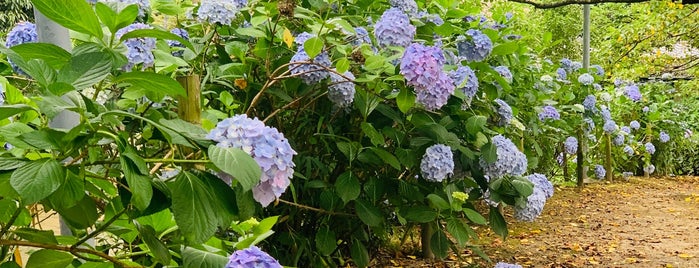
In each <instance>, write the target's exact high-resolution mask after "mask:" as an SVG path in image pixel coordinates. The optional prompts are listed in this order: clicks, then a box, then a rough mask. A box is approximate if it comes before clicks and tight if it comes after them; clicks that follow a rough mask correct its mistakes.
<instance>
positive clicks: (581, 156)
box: [576, 129, 587, 188]
mask: <svg viewBox="0 0 699 268" xmlns="http://www.w3.org/2000/svg"><path fill="white" fill-rule="evenodd" d="M577 134H578V135H577V136H578V153H577V159H578V161H577V162H578V163H577V164H578V165H577V168H576V171H577V173H578V187H579V188H582V187H583V186H585V179H586V178H587V174H585V173H586V172H585V152H584V151H585V146H586V144H585V137H584V136H583V130H582V129H578V133H577Z"/></svg>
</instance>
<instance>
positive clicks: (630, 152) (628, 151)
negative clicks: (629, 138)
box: [624, 145, 634, 156]
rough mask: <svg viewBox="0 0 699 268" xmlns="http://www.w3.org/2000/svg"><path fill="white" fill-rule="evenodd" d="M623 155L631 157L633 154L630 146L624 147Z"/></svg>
mask: <svg viewBox="0 0 699 268" xmlns="http://www.w3.org/2000/svg"><path fill="white" fill-rule="evenodd" d="M624 153H626V154H627V155H629V156H633V154H634V151H633V148H631V146H629V145H626V146H624Z"/></svg>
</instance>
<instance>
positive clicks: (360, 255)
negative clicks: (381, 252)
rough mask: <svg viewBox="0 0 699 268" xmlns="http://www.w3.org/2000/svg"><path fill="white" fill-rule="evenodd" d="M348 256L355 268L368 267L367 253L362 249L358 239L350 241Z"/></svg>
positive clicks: (364, 248) (362, 245) (362, 246)
mask: <svg viewBox="0 0 699 268" xmlns="http://www.w3.org/2000/svg"><path fill="white" fill-rule="evenodd" d="M350 256H352V261H354V264H355V265H357V267H367V266H369V252H368V251H367V250H366V247H364V244H362V242H361V241H359V239H356V238H354V239H352V245H351V246H350Z"/></svg>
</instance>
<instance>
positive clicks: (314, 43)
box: [303, 37, 323, 59]
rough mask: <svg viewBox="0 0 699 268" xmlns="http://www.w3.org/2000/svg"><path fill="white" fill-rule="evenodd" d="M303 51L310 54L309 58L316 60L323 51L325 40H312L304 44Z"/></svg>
mask: <svg viewBox="0 0 699 268" xmlns="http://www.w3.org/2000/svg"><path fill="white" fill-rule="evenodd" d="M303 49H304V50H305V51H306V54H308V57H309V58H311V59H314V58H315V57H316V56H318V54H320V52H321V51H323V40H320V38H318V37H313V38H310V39H308V40H306V42H305V43H303Z"/></svg>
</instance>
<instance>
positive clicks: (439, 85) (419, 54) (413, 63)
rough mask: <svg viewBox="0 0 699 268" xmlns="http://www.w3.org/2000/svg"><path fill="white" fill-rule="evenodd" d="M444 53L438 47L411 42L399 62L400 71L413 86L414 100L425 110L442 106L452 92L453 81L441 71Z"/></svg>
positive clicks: (453, 87)
mask: <svg viewBox="0 0 699 268" xmlns="http://www.w3.org/2000/svg"><path fill="white" fill-rule="evenodd" d="M444 61H445V59H444V53H442V50H441V49H440V48H438V47H428V46H424V45H421V44H418V43H413V44H411V45H410V46H409V47H408V48H407V49H406V50H405V52H404V54H403V58H402V59H401V62H400V68H401V70H400V73H401V74H402V75H403V76H404V77H405V79H406V83H407V84H408V85H410V86H412V87H414V88H415V92H416V93H417V98H416V101H417V102H418V103H421V104H422V105H424V106H425V109H427V110H437V109H439V108H441V107H442V106H444V104H446V103H447V100H448V99H449V96H451V94H453V93H454V89H455V85H454V81H452V80H451V78H449V76H448V75H447V74H446V73H445V72H444V71H443V69H442V68H443V65H444Z"/></svg>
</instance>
